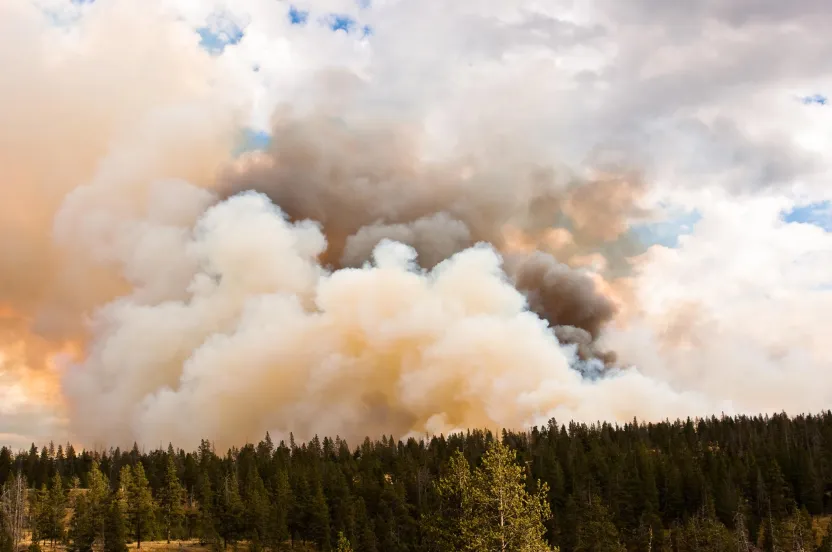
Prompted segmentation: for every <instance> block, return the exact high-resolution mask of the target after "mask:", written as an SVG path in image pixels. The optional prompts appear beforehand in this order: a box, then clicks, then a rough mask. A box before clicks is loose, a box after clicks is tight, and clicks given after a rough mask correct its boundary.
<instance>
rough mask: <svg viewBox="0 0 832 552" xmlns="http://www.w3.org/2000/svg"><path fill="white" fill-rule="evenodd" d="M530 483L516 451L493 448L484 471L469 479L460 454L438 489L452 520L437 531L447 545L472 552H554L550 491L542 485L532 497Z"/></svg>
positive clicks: (499, 446) (495, 445) (497, 445)
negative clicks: (550, 533) (550, 534)
mask: <svg viewBox="0 0 832 552" xmlns="http://www.w3.org/2000/svg"><path fill="white" fill-rule="evenodd" d="M525 480H526V476H525V474H524V473H523V468H522V467H521V466H519V465H517V463H516V456H515V454H514V452H513V451H512V450H511V449H509V448H508V447H507V446H505V445H503V444H502V443H501V442H499V441H492V442H491V443H490V444H489V445H488V448H487V449H486V452H485V455H484V456H483V458H482V466H480V467H479V468H477V469H476V470H474V472H473V474H470V475H469V474H468V465H467V461H466V460H465V459H464V457H463V456H462V455H461V454H459V453H457V455H456V456H455V458H454V460H453V461H452V465H451V468H450V474H449V475H448V476H445V478H443V480H441V481H440V485H439V493H440V496H441V497H442V498H443V499H445V504H446V506H449V507H450V508H449V509H448V513H449V514H450V516H451V517H450V519H451V520H452V521H451V523H440V525H439V527H438V531H434V534H437V533H438V534H439V535H440V536H441V537H443V538H444V544H443V545H442V546H443V547H455V548H445V549H457V550H465V551H471V552H474V551H490V550H495V551H498V550H499V551H522V552H542V551H548V550H550V548H549V546H548V545H547V544H546V542H545V540H544V538H543V537H544V533H545V532H546V528H545V525H544V523H545V521H546V520H548V519H549V517H550V513H549V503H548V500H547V498H546V495H547V493H548V487H547V486H546V485H545V484H541V485H540V486H539V489H538V492H537V493H536V494H529V493H528V491H527V490H526V484H525ZM454 510H455V511H454ZM440 515H442V516H445V515H446V514H445V512H443V513H442V514H440ZM454 534H456V535H457V536H456V537H455V538H454ZM439 540H440V541H441V540H442V539H439Z"/></svg>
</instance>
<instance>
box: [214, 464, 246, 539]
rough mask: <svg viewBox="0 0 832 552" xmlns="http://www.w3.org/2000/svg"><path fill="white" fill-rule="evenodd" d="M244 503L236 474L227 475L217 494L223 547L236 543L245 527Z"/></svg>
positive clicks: (219, 530)
mask: <svg viewBox="0 0 832 552" xmlns="http://www.w3.org/2000/svg"><path fill="white" fill-rule="evenodd" d="M243 510H244V508H243V501H242V499H241V498H240V487H239V484H238V481H237V474H236V472H232V473H231V474H230V475H227V476H226V477H225V479H224V480H223V482H222V486H221V488H220V489H218V492H217V519H218V522H219V523H218V524H217V531H218V533H219V536H220V537H221V538H222V540H223V547H224V548H225V547H228V545H229V544H232V543H236V542H237V540H238V539H239V538H240V536H241V533H242V526H243Z"/></svg>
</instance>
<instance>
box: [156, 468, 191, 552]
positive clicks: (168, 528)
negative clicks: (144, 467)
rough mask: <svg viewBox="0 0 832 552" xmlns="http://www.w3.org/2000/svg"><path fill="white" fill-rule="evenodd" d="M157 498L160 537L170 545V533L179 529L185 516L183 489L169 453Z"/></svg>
mask: <svg viewBox="0 0 832 552" xmlns="http://www.w3.org/2000/svg"><path fill="white" fill-rule="evenodd" d="M158 498H159V500H158V502H159V514H160V518H161V520H160V521H161V526H162V535H163V536H164V538H165V540H167V542H168V543H170V539H171V533H173V531H175V530H176V529H177V528H178V527H179V525H180V524H181V523H182V520H183V518H184V515H185V507H184V501H185V489H183V488H182V484H181V483H180V482H179V476H178V475H177V473H176V463H175V461H174V457H173V454H171V453H170V452H169V453H168V454H167V462H166V465H165V475H164V479H163V481H162V487H161V488H160V489H159V493H158Z"/></svg>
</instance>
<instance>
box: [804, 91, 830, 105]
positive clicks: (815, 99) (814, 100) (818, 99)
mask: <svg viewBox="0 0 832 552" xmlns="http://www.w3.org/2000/svg"><path fill="white" fill-rule="evenodd" d="M800 101H801V103H803V104H804V105H826V104H827V103H829V98H827V97H826V96H824V95H823V94H815V95H813V96H803V97H802V98H800Z"/></svg>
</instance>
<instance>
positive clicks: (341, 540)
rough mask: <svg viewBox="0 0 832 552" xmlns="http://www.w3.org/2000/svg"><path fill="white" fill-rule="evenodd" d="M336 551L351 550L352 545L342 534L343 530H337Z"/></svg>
mask: <svg viewBox="0 0 832 552" xmlns="http://www.w3.org/2000/svg"><path fill="white" fill-rule="evenodd" d="M336 552H352V545H351V544H350V541H349V540H347V537H345V536H344V533H343V531H339V532H338V548H336Z"/></svg>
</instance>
